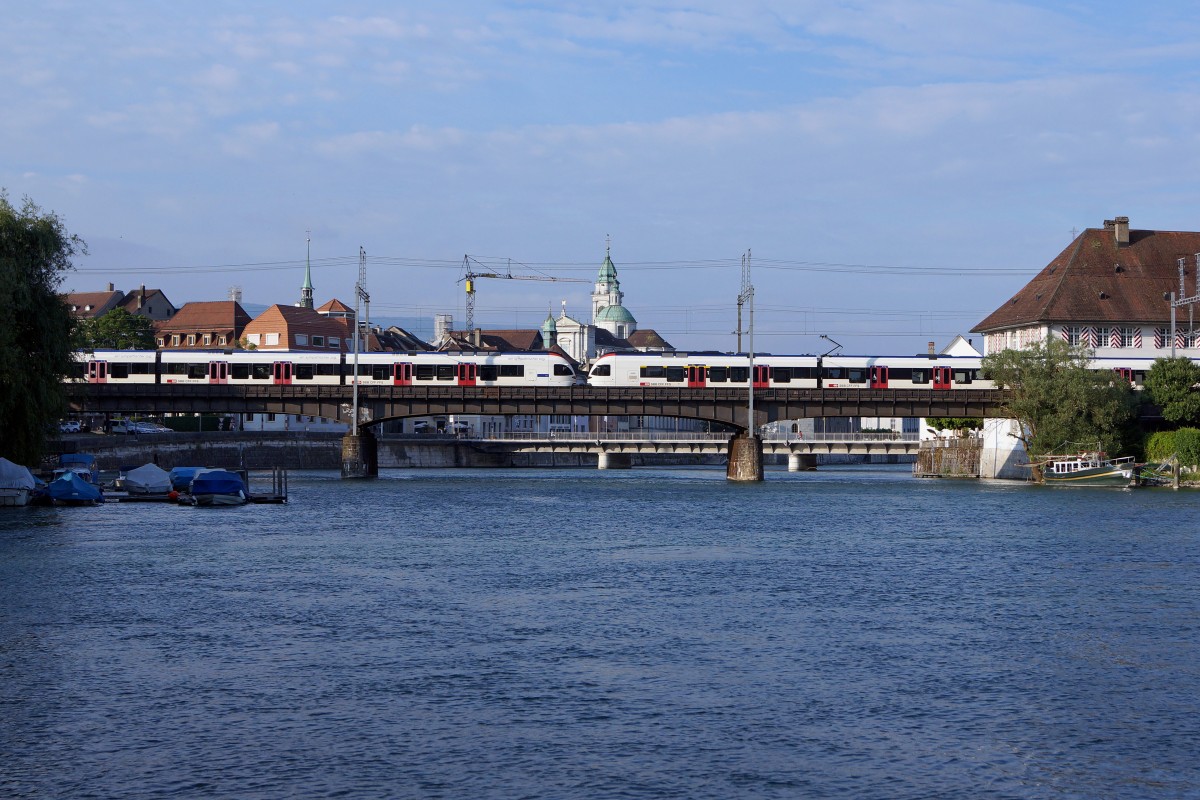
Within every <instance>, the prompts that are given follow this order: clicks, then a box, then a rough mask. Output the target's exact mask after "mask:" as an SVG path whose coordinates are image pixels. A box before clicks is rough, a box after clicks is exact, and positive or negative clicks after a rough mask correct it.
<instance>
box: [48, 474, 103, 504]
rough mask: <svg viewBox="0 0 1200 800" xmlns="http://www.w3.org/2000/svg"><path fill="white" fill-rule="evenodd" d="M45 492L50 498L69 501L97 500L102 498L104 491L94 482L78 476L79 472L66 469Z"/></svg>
mask: <svg viewBox="0 0 1200 800" xmlns="http://www.w3.org/2000/svg"><path fill="white" fill-rule="evenodd" d="M46 493H47V494H49V495H50V499H51V500H65V501H70V502H93V503H94V502H97V501H100V500H103V498H104V493H103V492H102V491H101V490H100V487H99V486H97V485H96V484H94V483H88V482H87V481H85V480H84V479H83V478H81V477H79V473H77V472H71V471H70V470H68V471H67V472H64V473H63V474H62V475H59V476H58V477H57V478H55V479H54V480H52V481H50V484H49V485H48V486H47V487H46Z"/></svg>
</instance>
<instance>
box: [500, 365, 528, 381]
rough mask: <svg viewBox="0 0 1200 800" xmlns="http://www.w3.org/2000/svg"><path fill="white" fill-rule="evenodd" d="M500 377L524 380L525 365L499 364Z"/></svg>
mask: <svg viewBox="0 0 1200 800" xmlns="http://www.w3.org/2000/svg"><path fill="white" fill-rule="evenodd" d="M500 377H501V378H524V377H525V365H524V364H501V365H500Z"/></svg>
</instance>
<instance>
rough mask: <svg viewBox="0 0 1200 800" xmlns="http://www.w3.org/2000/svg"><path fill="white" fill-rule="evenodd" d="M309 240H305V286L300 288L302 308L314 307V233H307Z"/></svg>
mask: <svg viewBox="0 0 1200 800" xmlns="http://www.w3.org/2000/svg"><path fill="white" fill-rule="evenodd" d="M305 234H306V236H307V238H306V239H305V240H304V241H305V243H306V244H307V247H308V250H307V252H306V253H305V254H304V285H303V286H301V287H300V307H301V308H312V307H313V284H312V231H305Z"/></svg>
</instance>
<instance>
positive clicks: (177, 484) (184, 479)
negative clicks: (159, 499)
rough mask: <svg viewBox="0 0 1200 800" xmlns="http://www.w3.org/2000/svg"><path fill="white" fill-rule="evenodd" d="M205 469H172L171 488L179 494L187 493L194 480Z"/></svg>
mask: <svg viewBox="0 0 1200 800" xmlns="http://www.w3.org/2000/svg"><path fill="white" fill-rule="evenodd" d="M202 469H204V467H172V468H171V471H170V473H168V474H169V475H170V477H171V488H172V489H174V490H175V491H177V492H186V491H187V490H188V487H189V486H191V484H192V478H194V477H196V473H197V472H199V471H200V470H202Z"/></svg>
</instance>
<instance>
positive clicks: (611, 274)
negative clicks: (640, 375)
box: [592, 240, 637, 339]
mask: <svg viewBox="0 0 1200 800" xmlns="http://www.w3.org/2000/svg"><path fill="white" fill-rule="evenodd" d="M624 298H625V293H624V292H622V291H621V282H620V281H618V280H617V268H616V267H615V266H614V265H613V262H612V242H611V241H610V240H606V241H605V243H604V263H603V264H601V265H600V274H599V275H597V276H596V289H595V291H593V292H592V323H593V324H594V325H595V326H596V327H597V328H603V329H604V330H606V331H608V332H609V333H611V334H612V335H613V336H615V337H617V338H618V339H627V338H629V335H630V334H632V333H633V332H634V331H636V330H637V320H636V319H634V318H633V314H630V313H629V311H628V310H627V309H626V308H625V307H624V306H622V305H621V301H622V300H623V299H624Z"/></svg>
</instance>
